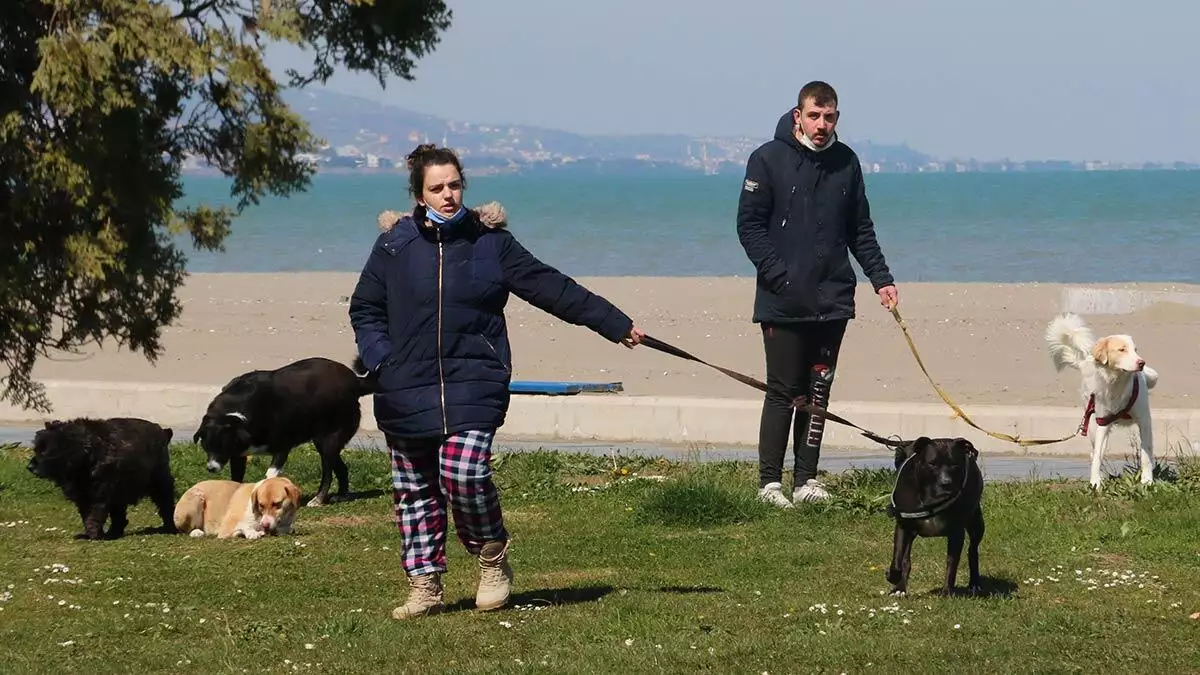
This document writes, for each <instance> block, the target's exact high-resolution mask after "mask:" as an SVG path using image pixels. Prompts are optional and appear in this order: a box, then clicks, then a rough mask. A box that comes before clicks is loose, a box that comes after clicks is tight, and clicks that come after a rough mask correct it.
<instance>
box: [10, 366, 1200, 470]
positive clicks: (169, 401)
mask: <svg viewBox="0 0 1200 675" xmlns="http://www.w3.org/2000/svg"><path fill="white" fill-rule="evenodd" d="M43 384H44V385H45V386H46V394H47V396H48V397H49V399H50V402H51V404H52V405H53V406H54V412H53V413H52V415H51V417H52V418H59V419H65V418H69V417H77V416H93V417H120V416H131V417H143V418H146V419H149V420H153V421H155V422H158V423H159V424H163V425H165V426H173V427H183V428H192V427H194V426H195V425H196V424H197V423H198V422H199V420H200V418H201V417H202V416H203V415H204V410H205V408H207V407H208V403H209V401H210V400H212V397H213V396H215V395H216V394H217V392H219V391H220V386H218V385H197V384H170V383H162V384H158V383H148V382H96V381H66V380H47V381H44V382H43ZM364 403H365V405H363V421H362V426H361V429H362V431H364V432H370V431H376V430H377V427H376V425H375V418H374V415H373V414H372V406H371V405H370V401H369V399H368V400H366V401H364ZM761 406H762V403H761V401H760V400H747V399H710V398H682V397H659V396H626V395H609V394H597V395H592V394H579V395H575V396H528V395H514V396H513V397H512V405H511V407H510V409H509V414H508V420H507V421H506V423H505V425H504V428H503V436H505V437H507V438H520V439H526V440H546V441H559V442H563V441H567V442H579V441H594V442H608V443H629V442H639V443H662V444H672V445H675V444H682V445H699V446H707V445H721V446H734V447H753V446H755V445H756V443H757V439H758V420H759V413H760V411H761ZM830 409H831V410H832V411H833V412H835V413H837V414H839V415H841V416H843V417H845V418H846V419H848V420H850V421H852V422H854V423H855V424H859V425H861V426H863V427H865V428H867V429H870V430H871V431H874V432H876V433H879V434H881V435H884V436H892V435H896V436H899V437H901V438H915V437H917V436H921V435H925V436H962V437H964V438H968V439H970V440H971V441H972V442H974V443H975V444H976V445H977V446H979V448H980V449H981V450H982V449H987V450H989V451H991V452H1005V453H1010V454H1018V455H1020V454H1033V455H1062V456H1086V455H1088V454H1090V452H1091V450H1090V447H1091V446H1090V442H1089V439H1085V438H1078V437H1077V438H1073V439H1070V440H1068V441H1065V442H1062V443H1056V444H1052V445H1043V446H1037V447H1034V448H1030V449H1028V450H1026V449H1024V448H1021V447H1020V446H1017V445H1013V444H1010V443H1004V442H1002V441H998V440H995V439H992V438H990V437H989V436H986V435H985V434H982V433H980V432H978V431H976V430H975V429H972V428H971V427H969V426H967V424H966V423H964V422H962V421H961V420H956V419H954V418H953V417H952V415H953V413H952V412H951V411H950V409H949V408H947V407H946V406H944V405H942V404H931V403H885V402H866V401H837V402H835V403H834V405H833V406H831V408H830ZM967 413H968V414H969V415H971V418H972V419H973V420H975V422H976V423H977V424H979V425H981V426H983V427H985V428H988V429H990V430H992V431H996V432H1001V433H1007V434H1012V435H1019V436H1021V437H1023V438H1057V437H1061V436H1065V435H1067V434H1068V433H1071V431H1072V430H1074V429H1075V428H1076V427H1077V426H1078V425H1079V421H1080V419H1081V418H1082V414H1083V406H1082V405H1080V406H1079V407H1077V408H1073V407H1047V406H1043V407H1024V406H996V405H972V406H969V407H967ZM43 419H45V418H44V417H43V416H41V415H39V414H37V413H35V412H33V411H27V410H22V409H20V408H16V407H14V406H12V405H10V404H8V403H0V424H11V425H17V424H23V425H28V424H39V423H40V422H41V421H42V420H43ZM1114 439H1115V442H1114V444H1113V445H1112V446H1111V447H1110V455H1112V454H1113V453H1121V454H1126V453H1128V452H1129V450H1130V447H1129V445H1128V443H1127V442H1126V441H1125V438H1124V435H1123V432H1120V431H1119V432H1118V433H1117V435H1116V436H1115V437H1114ZM1193 440H1200V410H1189V409H1178V408H1174V409H1156V410H1155V411H1154V443H1155V448H1156V454H1157V455H1159V456H1166V455H1167V453H1168V452H1172V451H1174V450H1175V449H1176V447H1177V446H1179V445H1180V444H1183V445H1184V447H1186V448H1191V447H1192V441H1193ZM825 442H826V443H827V444H828V445H830V446H838V447H844V448H863V449H865V448H870V449H878V448H879V446H878V444H876V443H874V442H873V441H870V440H867V439H866V438H864V437H862V436H860V435H859V433H858V432H857V431H855V430H853V429H850V428H847V427H843V426H841V425H837V424H832V423H831V424H828V425H826V427H825ZM1110 458H1111V457H1110Z"/></svg>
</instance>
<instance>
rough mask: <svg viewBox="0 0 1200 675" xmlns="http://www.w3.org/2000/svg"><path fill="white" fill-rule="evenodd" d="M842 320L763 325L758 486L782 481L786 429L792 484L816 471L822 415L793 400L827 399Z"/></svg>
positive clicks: (821, 403) (842, 331)
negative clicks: (790, 447)
mask: <svg viewBox="0 0 1200 675" xmlns="http://www.w3.org/2000/svg"><path fill="white" fill-rule="evenodd" d="M846 323H847V322H846V321H845V320H841V321H821V322H804V323H788V324H767V323H764V324H762V325H761V328H762V334H763V348H764V351H765V352H766V357H767V387H768V388H769V389H770V391H768V392H767V394H766V396H765V397H764V400H763V409H762V421H761V422H760V425H759V431H758V474H759V487H762V486H765V485H766V484H768V483H777V482H781V481H782V476H783V457H784V454H785V452H786V451H787V442H788V431H789V430H790V431H791V432H792V435H793V443H794V449H793V454H794V455H795V460H796V465H795V486H796V487H799V486H801V485H803V484H804V482H805V481H806V480H808V479H809V478H815V477H816V475H817V460H818V459H819V458H820V456H821V438H822V436H823V435H824V430H825V423H826V421H825V420H824V419H822V418H819V417H818V418H817V419H811V417H812V416H811V415H807V414H805V413H797V412H796V411H795V409H794V408H792V401H793V400H795V399H797V398H801V397H803V400H804V401H807V402H810V403H812V404H813V405H817V406H820V407H822V408H824V407H827V406H828V405H829V393H830V388H831V387H832V385H833V376H834V370H835V369H836V367H837V359H838V352H839V351H840V350H841V347H842V337H843V336H844V335H845V333H846Z"/></svg>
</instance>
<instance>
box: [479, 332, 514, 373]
mask: <svg viewBox="0 0 1200 675" xmlns="http://www.w3.org/2000/svg"><path fill="white" fill-rule="evenodd" d="M479 339H481V340H483V343H484V344H485V345H487V346H488V349H489V350H490V351H491V352H492V356H495V357H496V361H498V362H499V363H500V365H501V366H503V367H504V372H506V373H509V374H510V375H511V374H512V373H511V370H512V369H511V368H509V366H508V362H507V361H505V360H504V357H503V356H500V351H499V350H498V349H496V346H495V345H493V344H492V341H491V340H489V339H487V338H486V337H484V336H483V335H482V334H480V335H479Z"/></svg>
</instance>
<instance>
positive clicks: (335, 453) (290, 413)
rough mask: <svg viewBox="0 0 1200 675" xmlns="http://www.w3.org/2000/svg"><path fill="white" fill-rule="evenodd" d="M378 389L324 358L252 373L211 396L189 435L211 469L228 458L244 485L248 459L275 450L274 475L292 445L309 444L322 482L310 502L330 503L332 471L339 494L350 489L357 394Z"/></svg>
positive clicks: (358, 414)
mask: <svg viewBox="0 0 1200 675" xmlns="http://www.w3.org/2000/svg"><path fill="white" fill-rule="evenodd" d="M374 389H375V381H374V379H373V378H370V377H366V376H363V377H360V376H358V375H356V374H355V372H354V371H353V370H351V369H350V368H349V367H347V366H345V365H343V364H341V363H338V362H337V361H333V360H331V359H326V358H321V357H314V358H308V359H301V360H299V361H296V362H294V363H290V364H288V365H286V366H283V367H282V368H278V369H276V370H253V371H250V372H248V373H245V374H243V375H239V376H237V377H235V378H234V379H233V380H231V381H230V382H229V384H227V385H225V387H224V388H223V389H222V390H221V393H219V394H217V396H216V397H215V398H213V400H212V402H211V403H209V405H208V410H207V411H206V412H205V414H204V418H203V419H202V420H201V422H200V428H199V429H198V430H197V431H196V434H195V436H194V437H193V439H192V440H193V441H194V442H196V443H199V444H201V446H203V448H204V450H205V452H206V453H207V455H208V470H209V471H212V472H216V471H220V470H221V468H222V467H224V466H225V464H226V463H228V464H229V475H230V478H232V479H233V480H235V481H238V482H239V483H240V482H242V481H243V480H244V479H245V477H246V457H247V456H249V455H252V454H269V455H271V465H270V467H269V468H268V469H267V477H268V478H271V477H274V476H277V475H279V473H280V472H281V471H282V470H283V465H284V463H286V462H287V458H288V454H289V453H290V452H291V450H292V448H294V447H296V446H297V445H300V444H301V443H304V442H306V441H312V443H313V445H314V446H316V449H317V452H318V453H320V455H321V485H320V487H319V488H318V489H317V494H316V496H314V497H313V498H312V500H311V501H309V503H308V505H309V506H317V505H320V504H324V503H326V502H328V500H329V486H330V483H332V481H333V474H335V473H336V474H337V480H338V494H339V496H343V497H344V496H345V495H346V492H347V490H348V489H349V471H348V470H347V468H346V463H345V462H344V461H343V460H342V457H341V452H342V449H343V448H345V447H346V444H347V443H349V442H350V439H352V438H354V434H356V433H357V432H358V425H359V423H360V422H361V421H362V410H361V408H360V407H359V398H361V397H362V396H364V395H366V394H369V393H372V392H373V391H374Z"/></svg>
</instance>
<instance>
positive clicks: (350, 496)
mask: <svg viewBox="0 0 1200 675" xmlns="http://www.w3.org/2000/svg"><path fill="white" fill-rule="evenodd" d="M315 494H316V491H313V494H312V495H304V496H302V497H301V498H300V500H301V502H303V503H305V504H307V503H308V501H307V499H312V497H313V495H315ZM391 494H392V491H391V490H382V489H380V490H363V491H361V492H348V493H346V496H344V497H339V496H338V495H337V493H336V492H330V493H329V500H330V501H329V503H330V504H331V505H332V504H347V503H349V502H356V501H359V500H360V499H376V498H378V497H382V496H384V495H388V496H391ZM306 498H307V499H306Z"/></svg>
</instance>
